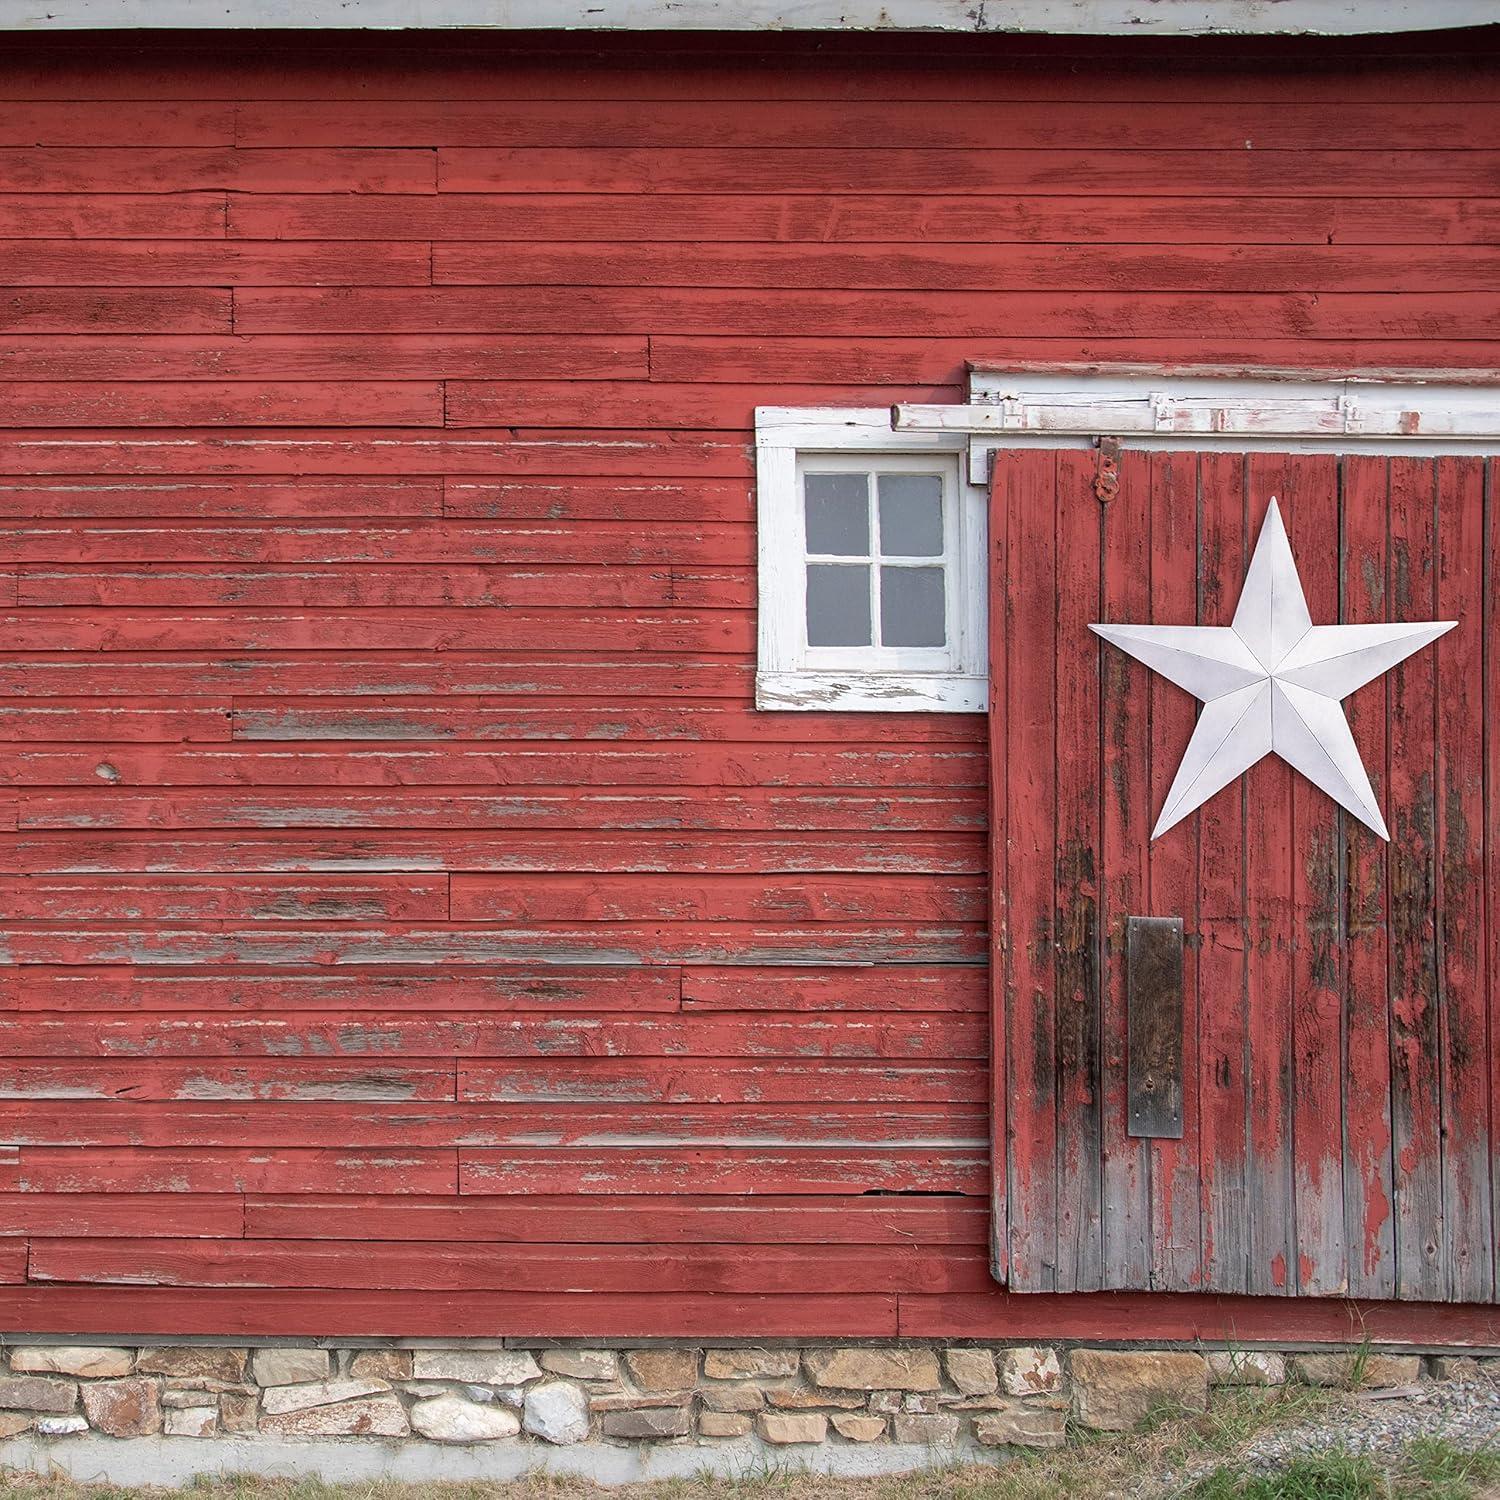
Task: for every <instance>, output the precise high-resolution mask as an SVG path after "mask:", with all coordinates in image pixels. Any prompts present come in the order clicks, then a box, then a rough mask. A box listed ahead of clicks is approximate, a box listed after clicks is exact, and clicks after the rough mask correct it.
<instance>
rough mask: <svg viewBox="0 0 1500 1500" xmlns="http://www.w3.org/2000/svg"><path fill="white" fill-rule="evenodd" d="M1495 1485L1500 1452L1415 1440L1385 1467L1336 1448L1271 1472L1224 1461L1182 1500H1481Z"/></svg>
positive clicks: (1493, 1491) (1498, 1477)
mask: <svg viewBox="0 0 1500 1500" xmlns="http://www.w3.org/2000/svg"><path fill="white" fill-rule="evenodd" d="M1497 1485H1500V1450H1496V1449H1485V1450H1481V1451H1480V1452H1477V1453H1471V1452H1467V1451H1465V1450H1464V1449H1462V1448H1458V1447H1455V1446H1454V1445H1453V1444H1452V1443H1449V1442H1446V1441H1444V1440H1443V1439H1441V1438H1416V1439H1414V1440H1413V1441H1412V1442H1411V1443H1409V1444H1408V1445H1407V1446H1406V1448H1405V1449H1404V1450H1403V1451H1402V1453H1401V1454H1400V1456H1399V1457H1398V1458H1397V1459H1396V1460H1395V1462H1394V1463H1392V1464H1391V1465H1389V1466H1388V1467H1381V1466H1380V1465H1378V1464H1376V1462H1375V1461H1374V1460H1373V1459H1371V1458H1369V1457H1367V1456H1365V1455H1364V1454H1353V1453H1348V1452H1344V1451H1343V1450H1340V1449H1334V1450H1332V1451H1330V1452H1327V1453H1316V1454H1311V1455H1308V1456H1307V1457H1304V1458H1298V1459H1294V1460H1293V1461H1292V1462H1290V1463H1288V1464H1286V1465H1285V1466H1284V1467H1282V1468H1280V1469H1278V1470H1276V1471H1275V1472H1274V1473H1269V1474H1262V1473H1252V1472H1250V1471H1249V1470H1247V1469H1245V1468H1243V1467H1241V1466H1238V1465H1232V1464H1231V1465H1225V1466H1223V1467H1221V1468H1218V1469H1215V1470H1214V1472H1213V1473H1211V1474H1208V1475H1205V1476H1204V1477H1203V1478H1202V1479H1200V1480H1198V1481H1197V1482H1196V1483H1195V1484H1194V1485H1192V1486H1191V1487H1190V1488H1189V1489H1188V1490H1186V1491H1185V1492H1184V1496H1183V1500H1481V1497H1483V1496H1485V1495H1494V1494H1496V1493H1497V1491H1496V1488H1495V1487H1496V1486H1497Z"/></svg>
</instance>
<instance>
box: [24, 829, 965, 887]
mask: <svg viewBox="0 0 1500 1500" xmlns="http://www.w3.org/2000/svg"><path fill="white" fill-rule="evenodd" d="M12 821H14V819H12ZM705 865H708V866H710V867H712V868H713V869H715V870H717V871H720V872H726V873H727V872H731V871H757V872H761V873H765V874H770V875H775V874H786V873H796V872H809V873H811V872H819V871H832V872H838V871H850V872H853V871H892V872H895V873H898V874H924V873H931V874H946V875H975V874H982V873H983V872H984V870H985V868H986V865H985V862H984V857H983V844H982V840H981V838H980V837H979V836H978V835H976V834H973V833H952V832H948V833H941V834H926V833H909V832H890V831H886V832H883V833H882V835H881V837H880V838H879V839H871V838H869V837H868V836H858V837H856V836H853V835H851V834H849V833H832V834H830V833H825V832H803V833H797V832H793V833H785V834H766V833H729V834H724V833H717V832H713V831H705V832H695V833H693V834H691V835H690V836H687V837H684V836H681V835H674V834H669V833H666V834H664V833H663V832H661V830H659V829H640V830H637V831H635V832H629V833H619V834H607V833H605V834H596V833H587V832H578V831H576V830H567V829H559V830H555V831H552V832H547V833H541V834H518V833H515V832H507V833H506V834H505V835H504V836H503V837H502V836H497V835H496V834H494V833H488V834H485V833H481V834H466V833H454V832H446V833H445V832H443V831H441V830H438V831H428V832H421V831H416V830H410V831H408V830H398V831H395V832H392V833H388V834H381V835H371V834H369V833H363V832H353V833H343V832H339V831H337V830H335V831H331V832H326V833H314V834H307V833H298V832H296V831H295V830H286V831H285V832H280V833H278V832H277V831H276V830H274V829H272V830H270V831H269V832H266V833H262V834H257V835H255V836H250V835H246V834H244V833H234V834H214V833H198V834H191V835H189V836H186V837H174V838H170V839H167V838H164V837H163V836H162V835H160V834H152V833H144V832H122V833H118V834H91V833H87V832H78V831H69V832H64V833H43V834H14V835H12V836H11V837H9V838H8V839H6V840H5V841H4V843H3V844H0V870H4V871H9V872H12V873H17V874H27V873H35V872H43V873H51V874H60V873H74V874H104V873H117V872H123V873H126V874H134V873H144V872H148V871H176V872H178V873H181V874H200V873H202V872H204V871H209V870H223V871H241V872H246V873H252V874H261V873H266V872H275V871H283V872H286V873H297V872H301V871H329V872H334V871H339V872H342V871H348V872H352V873H369V874H374V873H379V872H381V871H394V870H410V871H415V872H418V873H422V872H429V873H430V872H432V871H434V870H502V871H531V870H537V871H551V872H561V873H568V874H577V873H580V872H586V871H594V870H597V871H601V872H618V871H661V872H664V873H675V874H692V873H693V872H695V871H701V870H702V869H703V868H704V866H705Z"/></svg>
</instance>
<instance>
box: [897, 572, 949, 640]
mask: <svg viewBox="0 0 1500 1500" xmlns="http://www.w3.org/2000/svg"><path fill="white" fill-rule="evenodd" d="M943 602H944V601H943V570H942V569H941V568H882V569H881V570H880V643H881V645H883V646H943V645H946V644H947V641H948V631H947V622H946V621H945V619H944V613H945V611H944V608H943Z"/></svg>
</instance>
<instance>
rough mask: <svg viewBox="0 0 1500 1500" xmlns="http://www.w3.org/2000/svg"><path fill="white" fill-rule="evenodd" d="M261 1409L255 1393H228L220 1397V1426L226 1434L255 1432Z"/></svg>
mask: <svg viewBox="0 0 1500 1500" xmlns="http://www.w3.org/2000/svg"><path fill="white" fill-rule="evenodd" d="M259 1408H260V1398H259V1397H258V1396H257V1395H256V1394H255V1392H254V1391H226V1392H225V1393H224V1394H223V1395H222V1396H220V1397H219V1425H220V1426H221V1427H223V1429H224V1431H225V1432H254V1431H255V1418H256V1415H257V1413H258V1411H259Z"/></svg>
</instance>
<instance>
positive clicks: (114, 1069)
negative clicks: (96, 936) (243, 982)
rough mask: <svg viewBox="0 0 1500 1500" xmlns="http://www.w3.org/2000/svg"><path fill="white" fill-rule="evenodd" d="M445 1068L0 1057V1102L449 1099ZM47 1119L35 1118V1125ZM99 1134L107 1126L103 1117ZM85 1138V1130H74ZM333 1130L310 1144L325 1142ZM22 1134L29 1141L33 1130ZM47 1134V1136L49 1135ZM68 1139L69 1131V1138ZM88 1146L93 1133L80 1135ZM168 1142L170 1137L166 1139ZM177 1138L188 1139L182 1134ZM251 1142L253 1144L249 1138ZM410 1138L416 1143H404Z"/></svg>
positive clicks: (451, 1092)
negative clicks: (28, 1134)
mask: <svg viewBox="0 0 1500 1500" xmlns="http://www.w3.org/2000/svg"><path fill="white" fill-rule="evenodd" d="M453 1098H454V1082H453V1068H452V1067H451V1065H448V1064H430V1065H426V1066H423V1065H420V1064H410V1063H407V1064H397V1063H374V1064H369V1063H354V1064H351V1063H326V1062H306V1061H302V1060H290V1059H277V1060H275V1061H272V1062H264V1063H243V1062H241V1063H223V1062H219V1061H212V1062H209V1063H206V1064H193V1063H172V1062H162V1061H152V1062H151V1063H149V1064H142V1063H141V1062H140V1061H139V1060H138V1059H132V1060H131V1061H130V1062H126V1063H119V1062H109V1061H105V1062H94V1061H83V1060H80V1059H78V1058H70V1059H68V1061H67V1062H63V1063H56V1062H37V1061H23V1060H7V1061H4V1062H0V1100H12V1099H27V1100H43V1099H89V1100H93V1101H96V1102H97V1101H104V1102H106V1103H109V1104H111V1105H112V1104H116V1103H119V1102H121V1101H126V1100H130V1101H142V1102H155V1101H167V1100H175V1101H189V1100H239V1101H243V1100H252V1099H253V1100H287V1101H292V1102H296V1103H299V1104H302V1103H309V1102H314V1101H321V1100H339V1101H343V1102H346V1103H348V1102H368V1101H370V1100H375V1099H386V1100H411V1099H423V1100H452V1099H453ZM46 1118H47V1116H46V1114H45V1113H44V1114H43V1115H42V1116H39V1117H38V1122H37V1123H38V1126H39V1128H40V1129H42V1130H45V1129H46V1126H45V1125H44V1124H43V1123H42V1121H43V1120H45V1119H46ZM104 1130H105V1133H106V1134H108V1133H110V1130H111V1127H110V1126H109V1125H108V1124H107V1123H106V1124H105V1126H104ZM79 1135H80V1136H83V1137H86V1136H87V1132H79ZM336 1136H337V1133H335V1135H334V1136H330V1137H327V1138H326V1139H324V1140H320V1141H316V1142H314V1143H315V1144H332V1143H333V1142H334V1141H335V1139H336ZM29 1138H31V1139H37V1138H38V1137H37V1136H36V1135H31V1136H30V1137H29ZM54 1138H55V1137H54ZM69 1138H70V1139H74V1138H77V1137H71V1136H70V1137H69ZM82 1143H83V1144H87V1145H93V1144H96V1141H95V1140H93V1139H87V1138H85V1139H83V1141H82ZM174 1143H175V1140H174ZM181 1143H182V1144H190V1143H191V1142H190V1141H188V1140H183V1141H182V1142H181ZM257 1144H260V1142H259V1141H257ZM411 1144H419V1143H418V1142H412V1143H411Z"/></svg>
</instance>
